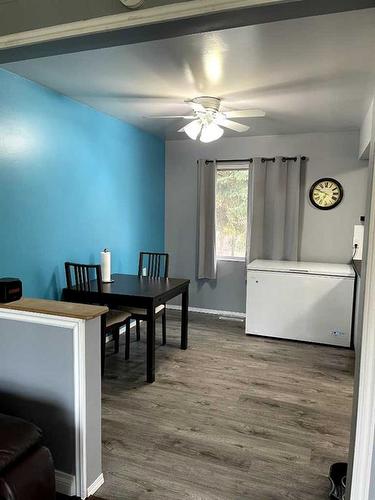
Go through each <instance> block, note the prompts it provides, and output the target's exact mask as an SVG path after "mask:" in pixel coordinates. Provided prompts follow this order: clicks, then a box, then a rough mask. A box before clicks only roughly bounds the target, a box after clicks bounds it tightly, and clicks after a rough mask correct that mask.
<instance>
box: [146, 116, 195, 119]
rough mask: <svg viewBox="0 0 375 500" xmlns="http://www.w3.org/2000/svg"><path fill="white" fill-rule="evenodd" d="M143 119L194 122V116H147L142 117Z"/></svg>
mask: <svg viewBox="0 0 375 500" xmlns="http://www.w3.org/2000/svg"><path fill="white" fill-rule="evenodd" d="M143 118H156V119H158V120H159V119H160V120H166V119H167V120H169V119H173V118H183V119H184V120H194V118H195V116H194V115H191V116H184V115H148V116H144V117H143Z"/></svg>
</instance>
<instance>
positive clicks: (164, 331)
mask: <svg viewBox="0 0 375 500" xmlns="http://www.w3.org/2000/svg"><path fill="white" fill-rule="evenodd" d="M161 321H162V324H161V328H162V335H163V341H162V345H165V344H166V343H167V314H166V310H165V308H164V311H163V314H162V317H161Z"/></svg>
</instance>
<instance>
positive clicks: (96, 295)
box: [62, 274, 190, 383]
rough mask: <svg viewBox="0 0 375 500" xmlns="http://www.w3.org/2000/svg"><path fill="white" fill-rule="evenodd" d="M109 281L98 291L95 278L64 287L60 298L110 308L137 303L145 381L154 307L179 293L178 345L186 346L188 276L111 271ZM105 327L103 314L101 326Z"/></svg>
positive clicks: (151, 361) (151, 374)
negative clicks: (82, 285) (143, 321)
mask: <svg viewBox="0 0 375 500" xmlns="http://www.w3.org/2000/svg"><path fill="white" fill-rule="evenodd" d="M111 280H112V281H111V282H110V283H103V286H102V291H101V292H99V291H98V284H97V281H96V280H91V281H90V286H89V287H88V288H89V290H80V289H78V288H77V287H72V288H64V289H63V291H62V300H64V301H67V302H81V303H85V304H103V305H108V306H109V307H111V308H116V307H119V306H122V307H125V308H126V307H138V308H142V309H146V311H147V342H146V381H147V382H148V383H152V382H154V381H155V308H156V307H157V306H159V305H161V304H163V305H165V304H166V303H167V302H168V301H170V300H171V299H173V298H175V297H177V296H179V295H181V297H182V300H181V344H180V347H181V349H183V350H185V349H187V348H188V308H189V284H190V280H188V279H181V278H151V277H147V276H138V275H133V274H113V275H112V276H111ZM104 327H105V318H104V319H103V322H102V328H104Z"/></svg>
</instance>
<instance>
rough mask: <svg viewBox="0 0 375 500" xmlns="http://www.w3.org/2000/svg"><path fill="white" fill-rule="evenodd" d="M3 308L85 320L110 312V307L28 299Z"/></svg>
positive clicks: (11, 303)
mask: <svg viewBox="0 0 375 500" xmlns="http://www.w3.org/2000/svg"><path fill="white" fill-rule="evenodd" d="M1 308H3V309H12V310H15V311H25V312H34V313H40V314H51V315H53V316H63V317H65V318H77V319H85V320H89V319H94V318H97V317H98V316H101V315H102V314H105V313H107V312H108V307H106V306H93V305H90V304H77V303H74V302H62V301H58V300H45V299H27V298H24V299H20V300H16V301H14V302H8V303H6V304H0V309H1Z"/></svg>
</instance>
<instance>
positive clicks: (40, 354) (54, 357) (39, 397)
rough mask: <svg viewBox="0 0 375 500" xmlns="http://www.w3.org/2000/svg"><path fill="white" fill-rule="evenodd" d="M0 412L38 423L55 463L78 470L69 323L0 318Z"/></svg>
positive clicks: (61, 467) (69, 470)
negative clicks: (58, 324)
mask: <svg viewBox="0 0 375 500" xmlns="http://www.w3.org/2000/svg"><path fill="white" fill-rule="evenodd" d="M0 342H1V349H0V412H1V413H8V414H9V415H14V416H17V417H21V418H24V419H26V420H30V421H32V422H34V423H35V424H36V425H38V426H39V427H40V428H41V429H42V431H43V435H44V441H45V444H46V445H47V446H48V447H49V449H50V450H51V453H52V455H53V459H54V462H55V467H56V469H58V470H60V471H62V472H66V473H68V474H73V475H74V473H75V428H74V378H73V377H74V372H73V340H72V332H71V330H69V329H65V328H58V327H52V326H46V325H37V324H34V323H27V322H19V321H10V320H4V319H0Z"/></svg>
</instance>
